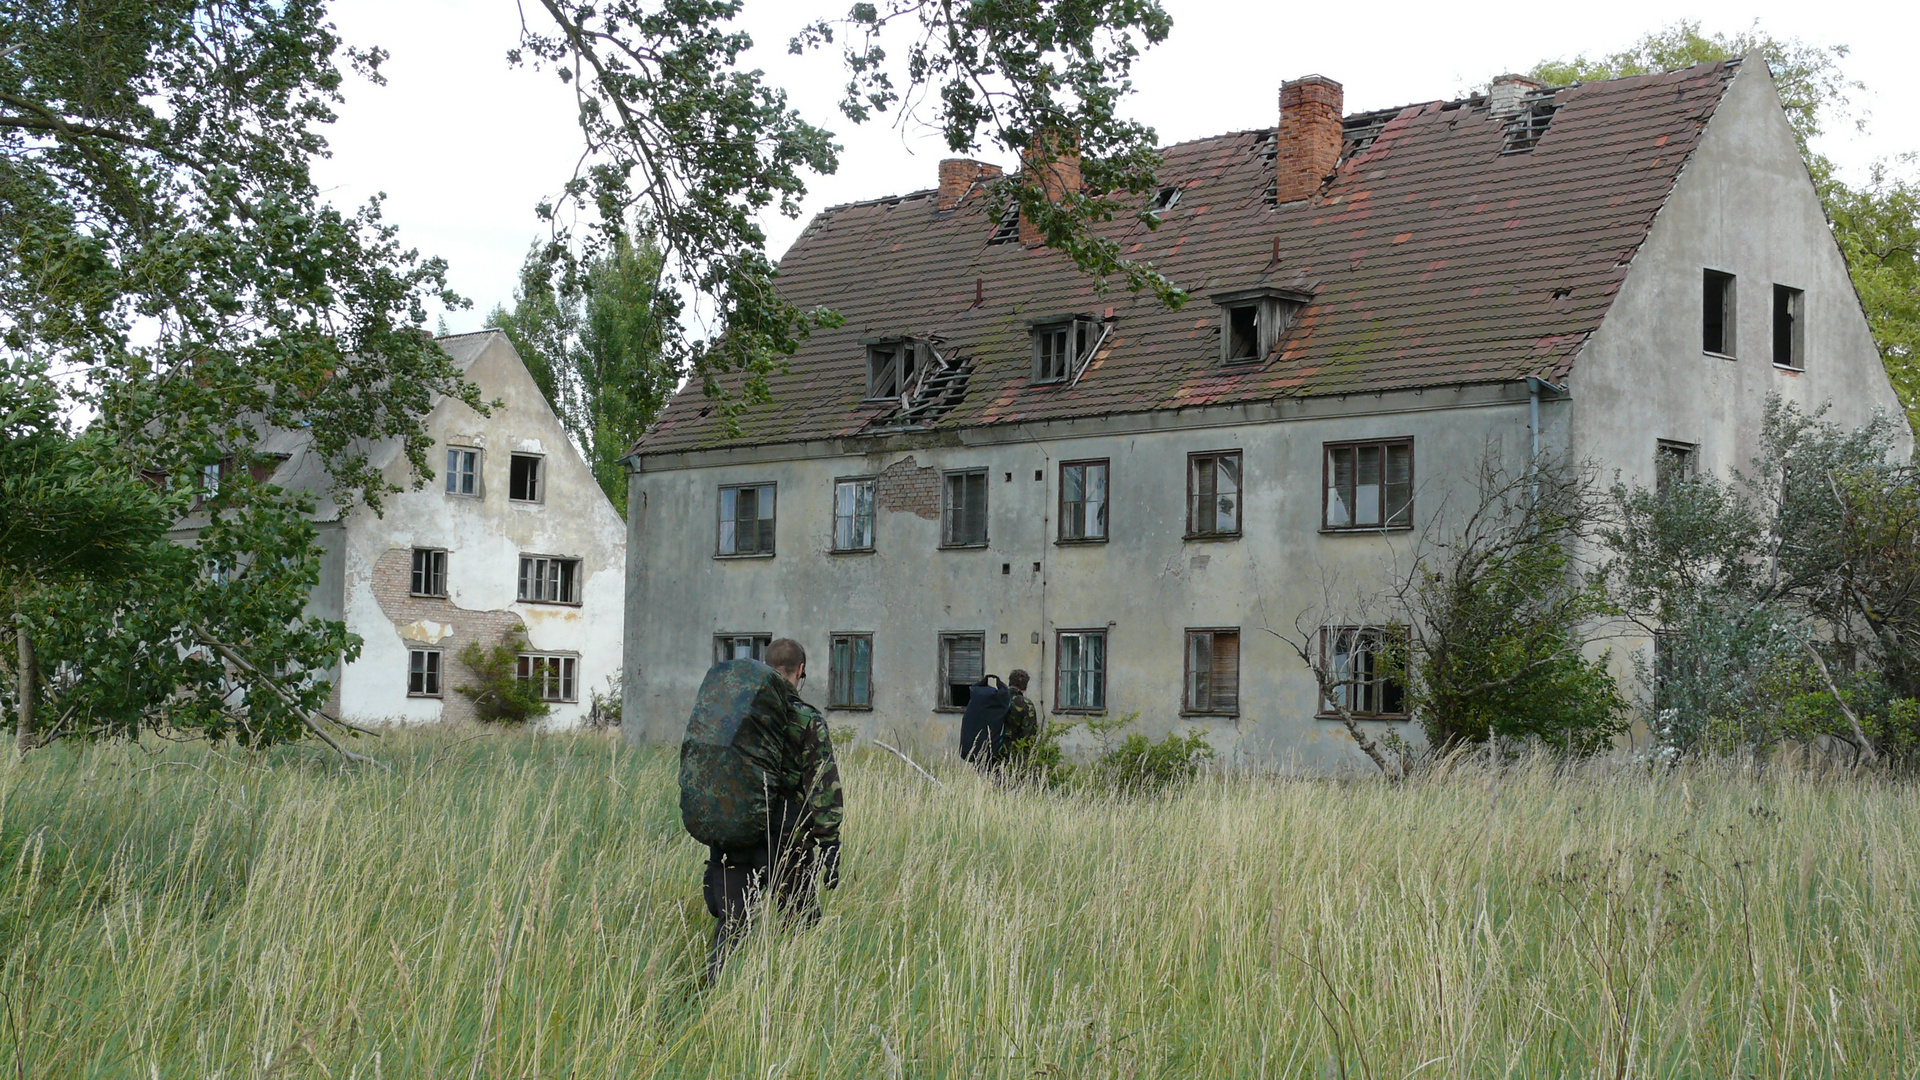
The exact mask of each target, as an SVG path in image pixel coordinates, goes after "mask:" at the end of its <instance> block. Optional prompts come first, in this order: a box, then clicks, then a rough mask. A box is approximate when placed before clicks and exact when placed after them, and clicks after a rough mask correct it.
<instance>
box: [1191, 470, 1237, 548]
mask: <svg viewBox="0 0 1920 1080" xmlns="http://www.w3.org/2000/svg"><path fill="white" fill-rule="evenodd" d="M1238 535H1240V451H1238V450H1227V451H1216V452H1211V453H1205V454H1189V455H1187V536H1188V537H1189V538H1192V537H1197V536H1238Z"/></svg>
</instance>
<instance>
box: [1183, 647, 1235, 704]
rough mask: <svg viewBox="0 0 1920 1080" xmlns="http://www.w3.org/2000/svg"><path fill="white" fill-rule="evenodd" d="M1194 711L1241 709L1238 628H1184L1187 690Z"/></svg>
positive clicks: (1188, 699) (1187, 698)
mask: <svg viewBox="0 0 1920 1080" xmlns="http://www.w3.org/2000/svg"><path fill="white" fill-rule="evenodd" d="M1184 708H1185V709H1186V711H1187V712H1193V713H1215V714H1218V715H1222V716H1232V715H1235V714H1237V713H1238V712H1239V711H1240V629H1239V627H1234V628H1232V629H1224V630H1188V631H1187V692H1186V700H1185V705H1184Z"/></svg>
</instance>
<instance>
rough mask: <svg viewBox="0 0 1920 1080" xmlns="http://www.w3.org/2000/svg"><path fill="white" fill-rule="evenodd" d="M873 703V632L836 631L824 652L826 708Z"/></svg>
mask: <svg viewBox="0 0 1920 1080" xmlns="http://www.w3.org/2000/svg"><path fill="white" fill-rule="evenodd" d="M872 707H873V635H872V634H835V635H833V649H832V650H831V651H830V652H829V653H828V656H827V708H829V709H870V708H872Z"/></svg>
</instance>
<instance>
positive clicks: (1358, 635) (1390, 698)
mask: <svg viewBox="0 0 1920 1080" xmlns="http://www.w3.org/2000/svg"><path fill="white" fill-rule="evenodd" d="M1406 641H1407V634H1406V631H1405V630H1403V629H1400V628H1398V627H1378V626H1329V627H1325V628H1323V629H1322V630H1321V631H1320V657H1321V663H1322V664H1323V665H1324V667H1323V669H1322V670H1323V671H1324V672H1325V673H1326V675H1327V680H1328V682H1329V683H1330V684H1331V689H1332V691H1333V696H1332V698H1331V700H1328V701H1324V702H1322V703H1321V707H1320V711H1321V715H1323V716H1333V715H1338V710H1339V708H1345V709H1346V711H1348V712H1349V713H1352V714H1353V715H1355V716H1385V717H1405V716H1406V715H1407V692H1406V688H1405V684H1404V683H1403V682H1402V681H1401V679H1400V674H1399V669H1400V667H1401V666H1402V665H1403V664H1404V663H1405V655H1406Z"/></svg>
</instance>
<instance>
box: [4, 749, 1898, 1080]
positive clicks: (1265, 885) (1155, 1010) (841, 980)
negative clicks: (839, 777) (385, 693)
mask: <svg viewBox="0 0 1920 1080" xmlns="http://www.w3.org/2000/svg"><path fill="white" fill-rule="evenodd" d="M379 753H380V754H381V756H382V757H383V758H384V759H386V760H387V761H389V762H391V763H393V765H394V766H395V772H394V773H393V774H392V775H388V774H385V773H380V772H366V771H360V772H354V773H348V774H342V773H340V772H339V771H338V770H337V769H336V768H335V766H334V765H333V763H332V762H331V761H329V760H328V759H326V758H324V757H322V756H319V755H317V754H312V753H308V752H305V751H300V750H287V751H281V752H277V753H275V754H273V755H270V756H268V757H267V758H264V759H259V760H255V759H249V758H246V757H242V756H236V755H233V754H231V753H218V752H210V751H207V750H205V749H199V748H183V747H168V748H160V747H153V746H149V747H147V748H145V749H136V748H130V747H126V746H100V747H93V748H73V747H56V748H54V749H51V750H47V751H41V752H37V753H35V754H34V755H32V756H31V757H30V758H29V759H28V760H27V761H26V762H25V763H24V764H12V763H10V764H6V765H0V963H4V968H3V969H0V1011H3V1012H4V1017H0V1075H11V1076H21V1077H46V1076H101V1077H119V1076H133V1077H148V1076H163V1077H174V1076H204V1077H215V1076H217V1077H224V1078H238V1077H267V1076H286V1077H295V1076H299V1077H304V1076H324V1077H333V1078H348V1077H358V1078H375V1077H442V1076H444V1077H468V1078H471V1077H480V1076H488V1077H492V1076H503V1077H559V1076H607V1077H726V1078H730V1080H731V1078H739V1077H757V1078H762V1080H769V1078H779V1080H795V1078H800V1077H946V1076H950V1077H969V1078H973V1077H1032V1076H1051V1077H1116V1076H1119V1077H1126V1076H1139V1077H1185V1076H1207V1077H1215V1076H1222V1077H1225V1076H1233V1077H1291V1076H1305V1077H1315V1078H1318V1077H1326V1076H1348V1077H1374V1078H1382V1080H1385V1078H1392V1080H1404V1078H1408V1077H1424V1078H1435V1077H1442V1076H1457V1077H1500V1076H1514V1077H1521V1076H1525V1077H1542V1076H1594V1075H1598V1076H1606V1077H1693V1076H1718V1077H1728V1076H1738V1077H1746V1076H1764V1077H1895V1076H1899V1077H1912V1076H1914V1075H1915V1074H1916V1070H1917V1069H1920V1032H1916V1023H1917V1022H1920V962H1917V961H1920V957H1917V954H1916V945H1920V911H1917V910H1916V886H1917V885H1920V866H1917V865H1916V848H1917V847H1920V839H1916V837H1915V835H1914V827H1915V825H1916V823H1920V816H1917V815H1916V812H1917V811H1920V798H1916V792H1915V788H1914V787H1912V786H1910V785H1905V784H1896V783H1890V782H1869V781H1861V780H1857V779H1856V780H1842V779H1828V780H1823V779H1818V778H1813V777H1809V776H1807V775H1804V774H1799V773H1792V772H1775V773H1772V774H1767V775H1761V774H1755V773H1751V772H1746V771H1742V770H1740V769H1737V768H1731V767H1729V768H1724V769H1699V770H1694V771H1688V772H1680V773H1662V774H1657V775H1655V774H1648V773H1646V772H1629V771H1618V770H1612V771H1608V770H1601V769H1594V770H1591V771H1576V772H1560V771H1556V770H1555V769H1554V768H1553V767H1552V766H1551V765H1550V764H1548V763H1535V764H1531V765H1527V766H1523V767H1520V768H1516V769H1510V770H1505V771H1500V772H1488V771H1476V770H1471V769H1469V770H1461V771H1457V772H1455V773H1454V774H1452V775H1450V776H1445V777H1439V778H1433V779H1428V780H1423V781H1419V782H1415V783H1411V784H1407V785H1403V786H1398V787H1394V786H1387V785H1383V784H1380V783H1375V782H1348V783H1338V782H1328V781H1283V780H1276V779H1250V778H1237V779H1212V780H1207V781H1203V782H1201V783H1199V784H1197V785H1195V786H1194V787H1192V788H1191V789H1189V790H1186V791H1184V792H1182V793H1180V794H1177V795H1175V796H1173V797H1169V798H1165V799H1161V800H1157V801H1133V802H1128V801H1111V800H1102V799H1100V798H1096V797H1090V796H1085V795H1071V796H1057V795H1050V794H1046V793H1042V792H1036V791H1030V790H1028V791H1007V790H1003V789H1000V788H996V787H994V786H992V785H990V784H987V783H984V782H981V781H980V780H978V779H976V778H974V777H972V776H971V775H970V774H968V773H966V772H965V771H963V770H960V769H957V768H953V767H947V768H943V769H937V770H936V771H939V772H940V773H941V774H942V776H943V778H944V779H945V780H946V783H947V786H946V787H945V788H935V787H934V786H932V785H930V784H928V783H927V782H926V781H924V780H921V779H919V778H918V777H916V776H914V775H912V774H911V772H910V771H909V770H908V769H906V767H905V766H903V765H901V764H900V763H899V762H897V761H893V760H891V759H889V758H884V757H875V756H868V755H866V754H864V753H854V754H852V755H850V757H851V760H849V761H847V762H846V763H845V765H844V768H845V771H846V774H847V794H848V804H849V808H850V812H849V815H848V824H847V833H846V843H847V850H846V866H847V877H846V881H845V883H844V884H843V886H842V887H841V889H840V890H839V891H838V892H837V893H834V894H830V895H829V897H828V899H827V902H826V917H825V919H824V920H823V921H822V922H821V923H820V924H819V925H818V926H816V927H813V928H811V929H807V930H804V931H799V932H782V933H772V934H759V935H756V936H755V937H754V938H752V939H751V940H750V941H749V942H748V943H747V944H746V945H745V946H744V947H743V948H742V949H741V951H740V952H738V953H737V954H736V956H735V959H734V961H733V963H732V964H731V966H730V968H729V969H728V972H727V974H726V976H725V977H724V978H723V980H722V982H721V983H720V985H719V986H718V987H717V988H715V989H714V990H712V991H707V992H702V991H701V990H699V989H698V988H697V986H696V975H697V972H698V971H699V968H700V963H701V959H702V955H703V950H704V947H705V943H706V936H707V934H708V932H709V929H710V926H711V920H710V919H709V918H708V917H707V915H706V912H705V909H704V907H703V906H702V905H701V903H700V901H699V899H698V877H699V872H700V864H701V859H702V854H701V852H700V851H698V850H697V849H696V848H695V846H694V844H693V843H692V841H690V840H688V839H687V838H686V837H685V836H684V835H683V834H682V833H681V831H680V829H679V825H678V820H677V813H676V804H675V800H674V789H673V759H672V755H671V754H670V753H662V752H658V751H635V750H633V749H630V748H626V747H622V746H620V745H619V744H618V743H616V742H613V741H611V740H606V739H601V738H595V737H585V736H582V737H556V738H538V737H534V736H528V735H494V736H491V737H488V738H482V739H476V740H473V741H470V742H464V743H460V742H456V740H455V738H454V737H452V736H449V735H445V734H412V735H395V736H389V738H388V740H387V741H386V743H385V744H384V745H382V746H381V747H380V749H379Z"/></svg>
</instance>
